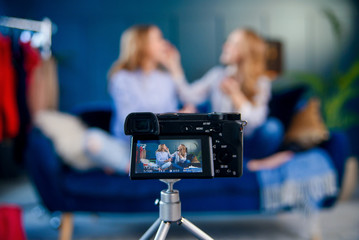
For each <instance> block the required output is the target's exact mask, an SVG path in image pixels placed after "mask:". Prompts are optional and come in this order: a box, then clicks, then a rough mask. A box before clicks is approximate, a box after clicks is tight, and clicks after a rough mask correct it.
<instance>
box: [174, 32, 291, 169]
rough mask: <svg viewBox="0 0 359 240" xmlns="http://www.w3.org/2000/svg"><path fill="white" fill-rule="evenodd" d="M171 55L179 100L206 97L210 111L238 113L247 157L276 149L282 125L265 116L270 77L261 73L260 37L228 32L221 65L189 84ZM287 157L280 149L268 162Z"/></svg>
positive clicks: (263, 59) (199, 100) (263, 61)
mask: <svg viewBox="0 0 359 240" xmlns="http://www.w3.org/2000/svg"><path fill="white" fill-rule="evenodd" d="M171 56H172V57H171V63H170V64H168V65H169V69H170V71H171V73H172V75H173V76H175V78H174V79H175V83H176V85H177V87H178V89H179V95H180V98H181V100H182V101H183V102H185V103H191V104H195V105H198V104H200V103H202V102H205V101H206V100H210V104H211V108H212V111H214V112H238V113H241V115H242V119H244V120H246V121H247V122H248V124H247V126H246V127H245V130H244V136H245V141H244V155H245V156H246V157H247V158H249V159H254V158H264V157H267V156H270V155H272V154H273V153H275V152H276V150H278V148H279V145H280V144H281V141H282V138H283V126H282V124H281V123H280V122H279V121H278V120H276V119H274V118H268V103H269V100H270V97H271V80H270V79H269V78H268V77H267V76H266V75H265V71H266V43H265V42H264V40H263V39H262V38H261V37H259V36H258V35H257V34H256V33H255V32H254V31H252V30H249V29H236V30H234V31H233V32H231V33H230V35H229V36H228V38H227V41H226V42H225V43H224V45H223V49H222V54H221V57H220V61H221V63H222V64H223V66H216V67H214V68H212V69H211V70H209V71H208V72H207V73H206V74H205V75H204V76H203V77H202V78H201V79H199V80H197V81H194V83H192V84H189V83H187V81H186V80H185V77H184V74H183V70H182V67H181V65H180V62H179V54H178V52H177V51H176V49H172V50H171ZM291 156H292V153H291V152H288V151H285V152H280V153H279V154H275V155H274V156H272V157H274V158H272V159H271V160H272V161H271V163H273V162H275V163H276V164H277V163H281V162H283V161H286V160H288V159H289V158H290V157H291ZM274 160H275V161H274Z"/></svg>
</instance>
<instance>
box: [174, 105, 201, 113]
mask: <svg viewBox="0 0 359 240" xmlns="http://www.w3.org/2000/svg"><path fill="white" fill-rule="evenodd" d="M178 112H179V113H196V112H197V109H196V107H195V106H194V105H193V104H186V105H184V106H183V108H182V109H180V110H179V111H178Z"/></svg>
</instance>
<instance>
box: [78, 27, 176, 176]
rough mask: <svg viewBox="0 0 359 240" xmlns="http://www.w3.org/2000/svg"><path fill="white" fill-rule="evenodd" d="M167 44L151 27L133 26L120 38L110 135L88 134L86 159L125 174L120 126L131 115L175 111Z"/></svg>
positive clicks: (114, 69) (111, 84)
mask: <svg viewBox="0 0 359 240" xmlns="http://www.w3.org/2000/svg"><path fill="white" fill-rule="evenodd" d="M169 47H170V44H169V43H168V42H167V41H166V40H165V39H164V38H163V36H162V32H161V31H160V29H159V28H158V27H156V26H154V25H137V26H133V27H131V28H129V29H128V30H126V31H125V32H124V33H123V35H122V37H121V46H120V48H121V49H120V55H119V58H118V59H117V60H116V61H115V62H114V63H113V65H112V67H111V69H110V71H109V74H108V78H109V92H110V95H111V97H112V99H113V102H114V106H115V111H114V114H113V118H112V127H111V128H112V129H111V130H112V134H113V135H114V136H115V138H116V139H114V138H113V137H112V136H109V135H108V134H106V133H105V132H103V131H101V130H99V129H92V130H91V131H88V134H87V139H86V141H85V145H86V152H87V155H88V157H90V158H91V159H92V160H93V161H95V162H97V163H98V164H101V165H105V166H107V167H108V168H109V169H113V170H115V171H117V172H127V171H128V164H129V144H128V143H127V142H128V138H127V137H126V136H125V135H124V132H123V125H124V120H125V118H126V116H127V115H128V114H129V113H131V112H146V111H148V112H156V113H164V112H176V111H178V108H177V106H178V101H177V97H176V96H177V94H176V88H175V83H174V81H173V79H172V76H171V75H170V73H168V72H167V71H166V70H163V69H166V66H168V64H167V51H168V49H169Z"/></svg>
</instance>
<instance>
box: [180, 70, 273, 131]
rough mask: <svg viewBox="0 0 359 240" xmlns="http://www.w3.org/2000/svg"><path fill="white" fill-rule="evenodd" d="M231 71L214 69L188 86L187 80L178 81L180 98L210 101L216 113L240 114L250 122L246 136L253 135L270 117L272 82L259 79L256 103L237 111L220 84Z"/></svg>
mask: <svg viewBox="0 0 359 240" xmlns="http://www.w3.org/2000/svg"><path fill="white" fill-rule="evenodd" d="M228 72H229V71H227V70H226V69H225V68H224V67H214V68H212V69H211V70H209V71H208V72H207V73H206V74H205V75H204V76H203V77H202V78H201V79H199V80H197V81H195V82H193V83H192V84H188V82H187V81H186V80H185V79H176V85H177V87H178V91H179V95H180V98H181V100H182V101H183V102H185V103H191V104H200V103H203V102H204V101H206V100H207V99H209V100H210V102H211V105H212V111H214V112H239V113H241V116H242V120H245V121H247V122H248V124H247V126H246V127H245V132H246V134H251V133H252V132H253V130H254V129H255V128H257V127H258V126H260V125H261V124H262V123H263V122H264V121H265V120H266V118H267V115H268V102H269V100H270V97H271V82H270V79H269V78H268V77H265V76H262V77H260V78H259V79H258V92H257V94H256V95H255V96H254V101H253V103H252V102H246V103H245V104H243V105H242V106H241V108H240V109H236V108H235V107H234V105H233V104H232V101H231V99H230V98H229V96H227V95H226V94H225V93H223V92H222V90H221V87H220V84H221V82H222V80H223V79H224V78H225V77H226V76H228V74H227V73H228Z"/></svg>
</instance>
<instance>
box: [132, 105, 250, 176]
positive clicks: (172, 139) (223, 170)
mask: <svg viewBox="0 0 359 240" xmlns="http://www.w3.org/2000/svg"><path fill="white" fill-rule="evenodd" d="M245 125H246V122H245V121H242V120H241V115H240V114H238V113H208V114H185V113H183V114H181V113H171V114H154V113H150V112H138V113H131V114H129V115H128V116H127V118H126V120H125V134H126V135H132V136H133V137H132V145H131V170H130V177H131V179H176V178H213V177H240V176H241V175H242V166H243V127H244V126H245Z"/></svg>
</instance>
